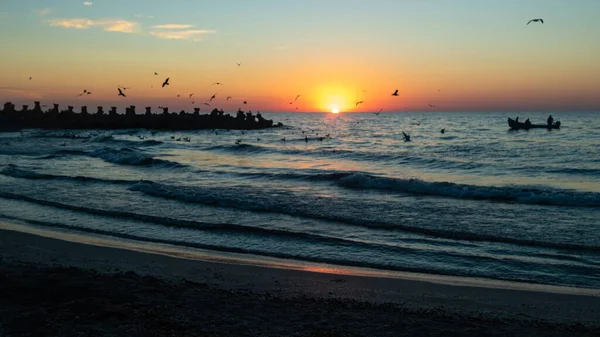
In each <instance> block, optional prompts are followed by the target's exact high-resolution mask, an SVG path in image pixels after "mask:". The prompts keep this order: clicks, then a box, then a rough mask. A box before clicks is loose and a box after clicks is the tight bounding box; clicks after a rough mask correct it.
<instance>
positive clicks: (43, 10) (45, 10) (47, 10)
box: [36, 8, 51, 16]
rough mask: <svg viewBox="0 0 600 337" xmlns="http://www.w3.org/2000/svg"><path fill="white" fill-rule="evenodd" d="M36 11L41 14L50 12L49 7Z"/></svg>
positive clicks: (44, 14)
mask: <svg viewBox="0 0 600 337" xmlns="http://www.w3.org/2000/svg"><path fill="white" fill-rule="evenodd" d="M36 12H37V13H38V14H39V15H41V16H46V15H48V14H50V12H51V10H50V8H43V9H38V10H36Z"/></svg>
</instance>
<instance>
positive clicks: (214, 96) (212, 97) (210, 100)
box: [208, 94, 217, 102]
mask: <svg viewBox="0 0 600 337" xmlns="http://www.w3.org/2000/svg"><path fill="white" fill-rule="evenodd" d="M216 97H217V94H214V95H212V96H210V99H209V100H208V101H209V102H212V100H213V99H215V98H216Z"/></svg>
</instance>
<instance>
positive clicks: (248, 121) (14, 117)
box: [0, 102, 282, 131]
mask: <svg viewBox="0 0 600 337" xmlns="http://www.w3.org/2000/svg"><path fill="white" fill-rule="evenodd" d="M160 109H162V112H161V113H158V114H156V113H153V112H152V107H146V108H145V112H144V113H142V114H138V113H136V107H135V105H131V106H129V107H127V108H126V109H125V114H120V113H119V112H118V111H117V107H111V108H110V110H108V112H105V111H104V107H102V106H99V107H97V110H96V113H94V114H92V113H90V112H89V111H88V107H87V106H82V107H81V109H80V111H79V112H75V110H74V107H73V106H67V109H66V110H61V109H60V107H59V105H58V104H54V106H53V107H52V108H51V109H49V110H47V111H44V110H42V107H41V105H40V102H34V107H33V109H29V106H28V105H23V107H22V108H21V109H18V108H15V105H14V104H12V103H10V102H6V103H4V107H3V109H2V110H0V131H18V130H20V129H27V128H39V129H140V128H143V129H156V130H197V129H231V130H255V129H266V128H270V127H277V126H282V124H281V123H277V124H275V125H274V124H273V121H272V120H267V119H264V118H263V117H262V115H261V114H260V112H258V113H257V114H256V115H255V114H253V113H252V112H245V111H242V110H239V111H238V112H237V114H236V115H235V116H231V115H230V114H225V113H224V111H223V110H218V109H213V110H212V111H211V112H210V114H200V109H199V108H195V109H194V111H193V112H192V113H188V112H186V111H180V112H178V113H173V112H169V108H163V107H161V108H160Z"/></svg>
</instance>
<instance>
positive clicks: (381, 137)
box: [0, 112, 600, 289]
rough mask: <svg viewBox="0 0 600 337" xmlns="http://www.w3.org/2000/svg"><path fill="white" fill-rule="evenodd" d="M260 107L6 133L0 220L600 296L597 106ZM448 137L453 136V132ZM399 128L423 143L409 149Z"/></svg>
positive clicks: (0, 147) (1, 149) (0, 151)
mask: <svg viewBox="0 0 600 337" xmlns="http://www.w3.org/2000/svg"><path fill="white" fill-rule="evenodd" d="M553 115H554V118H555V120H559V121H560V122H561V123H562V126H561V129H560V130H546V129H532V130H529V131H522V130H521V131H509V128H508V124H507V118H508V117H511V118H516V117H517V116H519V117H520V120H525V119H526V118H530V119H531V121H532V122H533V123H534V124H535V123H545V121H546V118H547V117H548V114H543V113H526V114H525V113H496V112H486V113H483V112H481V113H476V112H469V113H449V112H447V113H442V112H427V113H385V112H382V113H381V114H379V115H376V114H373V113H340V114H330V113H328V114H324V113H264V116H265V117H266V118H268V119H273V120H274V121H275V122H276V123H277V122H281V123H283V124H284V126H283V127H278V128H271V129H266V130H254V131H240V130H198V131H185V132H178V131H152V130H142V129H137V130H37V129H30V130H24V131H23V132H16V133H0V221H6V222H13V223H20V224H24V225H27V226H33V227H41V228H45V229H47V230H55V231H61V232H70V233H71V232H72V233H78V234H82V235H89V236H94V235H101V236H103V237H109V238H114V239H115V240H119V239H121V240H124V239H126V240H134V241H140V242H145V243H148V244H156V245H159V244H161V245H165V244H166V245H173V246H178V247H186V248H188V249H202V250H208V251H211V252H214V253H216V254H219V253H222V254H225V253H236V254H248V255H249V256H253V257H254V258H257V259H260V258H265V259H272V258H276V259H283V260H289V261H300V262H303V263H323V264H328V265H333V266H346V267H359V268H368V269H371V270H382V271H397V272H416V273H424V274H430V275H450V276H460V277H467V278H477V279H490V280H500V281H517V282H525V283H530V284H542V285H559V286H568V287H576V288H593V289H600V113H582V112H570V113H555V114H553ZM442 129H444V130H445V132H444V133H442V132H441V130H442ZM402 132H405V133H407V134H409V135H410V136H411V140H410V141H409V142H406V141H404V139H403V137H402Z"/></svg>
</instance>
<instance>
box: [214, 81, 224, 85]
mask: <svg viewBox="0 0 600 337" xmlns="http://www.w3.org/2000/svg"><path fill="white" fill-rule="evenodd" d="M212 85H224V84H223V83H221V82H215V83H213V84H212Z"/></svg>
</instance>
